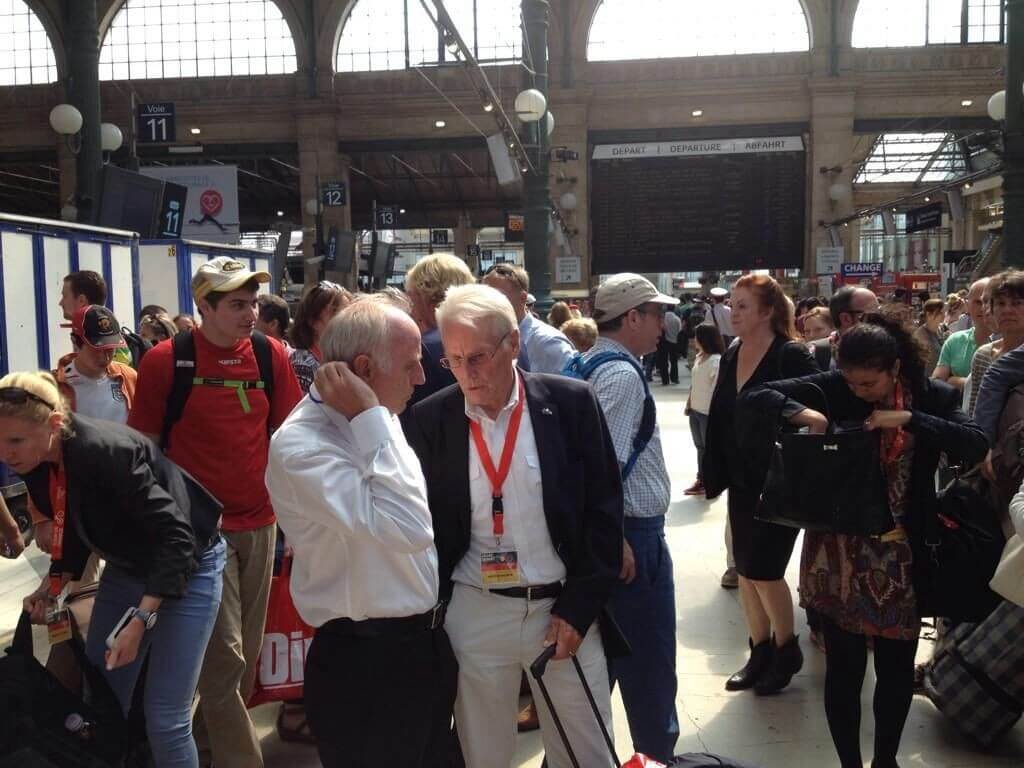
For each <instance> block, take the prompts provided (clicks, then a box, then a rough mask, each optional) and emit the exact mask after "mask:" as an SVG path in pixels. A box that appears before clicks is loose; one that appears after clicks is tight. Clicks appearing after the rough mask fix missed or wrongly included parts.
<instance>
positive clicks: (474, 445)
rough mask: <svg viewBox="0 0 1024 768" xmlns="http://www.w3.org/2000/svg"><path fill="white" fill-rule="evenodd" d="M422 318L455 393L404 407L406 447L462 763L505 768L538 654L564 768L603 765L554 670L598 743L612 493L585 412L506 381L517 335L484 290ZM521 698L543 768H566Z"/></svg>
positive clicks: (571, 383)
mask: <svg viewBox="0 0 1024 768" xmlns="http://www.w3.org/2000/svg"><path fill="white" fill-rule="evenodd" d="M437 320H438V327H439V328H440V329H441V340H442V343H443V345H444V353H445V357H444V358H443V359H442V362H443V364H444V365H445V366H446V367H448V368H449V369H450V370H451V371H452V373H454V374H455V378H456V380H457V382H458V383H457V385H456V386H452V387H449V388H447V389H444V390H442V391H440V392H438V393H436V394H435V395H433V396H432V397H430V398H427V399H426V400H424V401H423V402H421V403H417V404H416V406H415V407H414V408H413V410H412V419H411V420H410V424H411V427H410V428H409V440H410V443H411V444H412V446H413V448H414V449H415V450H416V453H417V454H418V455H419V457H420V462H421V463H422V465H423V472H424V474H425V476H426V478H427V497H428V500H429V503H430V509H431V512H432V514H433V520H434V531H435V535H436V539H437V547H438V556H439V559H440V571H441V593H442V596H445V597H450V602H449V605H448V615H447V619H446V622H445V628H446V629H447V631H448V634H449V636H450V637H451V640H452V647H453V648H454V649H455V656H456V658H457V659H458V661H459V685H458V697H457V699H456V703H455V720H456V724H457V725H458V732H459V739H460V741H461V743H462V751H463V755H464V756H465V759H466V765H467V766H470V767H471V768H509V765H510V763H511V760H512V757H513V753H514V751H515V722H516V709H517V696H516V694H517V693H518V691H519V683H520V677H521V674H522V672H523V670H525V669H527V668H528V667H529V666H530V664H531V663H532V662H533V661H534V660H535V659H536V658H537V657H538V656H539V655H540V654H541V653H542V651H543V650H544V649H545V648H548V647H552V646H553V647H554V659H553V661H552V662H551V664H550V665H549V666H548V668H547V672H546V674H545V676H544V679H545V682H546V683H547V685H548V688H549V691H550V695H551V698H552V701H553V704H554V706H555V708H556V709H557V711H558V713H559V716H560V717H561V720H562V723H563V725H564V727H565V731H566V734H567V736H568V739H569V742H570V743H571V744H572V745H573V748H574V750H575V752H576V756H577V758H578V760H579V764H580V765H584V766H598V765H605V764H606V763H607V761H608V752H607V746H606V744H605V743H604V740H603V737H602V735H601V731H600V728H599V727H598V724H597V723H596V722H595V720H594V716H593V713H592V712H591V709H590V705H589V703H588V702H587V698H586V694H585V693H584V691H583V690H582V687H581V686H580V682H579V679H578V678H577V677H576V672H575V670H574V669H573V663H572V662H571V661H567V660H568V659H569V657H570V656H575V657H576V659H577V660H578V661H579V663H580V665H581V667H582V669H583V671H584V674H585V676H586V678H587V680H588V682H589V685H590V687H591V689H592V690H593V694H594V698H595V701H596V702H597V707H598V710H599V712H600V713H601V716H602V718H603V720H604V722H605V724H606V725H607V726H608V727H609V730H611V727H610V726H611V703H610V693H609V686H608V667H607V662H606V656H605V654H606V652H607V653H608V654H609V655H614V654H617V653H621V652H622V651H623V650H624V645H623V643H622V637H621V635H620V634H619V633H618V629H617V628H616V627H615V625H614V623H613V622H612V621H611V620H610V619H609V618H608V615H607V613H606V611H605V606H606V604H607V602H608V598H609V595H610V594H611V590H612V587H613V586H614V584H615V582H616V579H617V577H618V575H619V571H620V569H621V567H622V483H621V481H620V480H619V472H618V463H617V461H616V458H615V451H614V448H613V447H612V444H611V438H610V436H609V434H608V428H607V427H606V426H605V423H604V418H603V416H602V415H601V409H600V407H599V405H598V403H597V400H596V398H595V397H594V393H593V391H592V390H591V389H590V387H589V386H588V385H586V384H585V383H583V382H581V381H577V380H574V379H571V378H567V377H562V376H557V375H550V374H539V373H528V372H524V371H521V370H518V369H517V368H516V358H517V356H518V354H519V328H518V325H519V323H518V321H517V317H516V314H515V312H514V311H513V309H512V305H511V304H510V303H509V301H508V299H507V298H505V296H504V295H502V294H501V293H499V292H498V291H496V290H495V289H493V288H490V287H488V286H485V285H467V286H462V287H458V288H452V289H450V290H449V291H448V293H447V295H446V296H445V300H444V302H443V303H442V304H441V305H440V307H438V310H437ZM530 684H531V686H535V683H534V681H533V680H531V681H530ZM533 693H534V699H535V700H536V701H537V702H538V705H539V715H540V724H541V731H542V738H543V742H544V749H545V751H546V753H547V760H548V765H549V766H551V768H568V766H569V765H570V760H569V757H568V755H567V754H566V750H565V747H564V746H563V744H562V742H561V739H560V738H559V737H558V734H557V732H556V730H555V728H554V724H553V721H552V719H551V715H550V712H549V711H548V709H547V707H546V705H545V703H544V702H543V701H541V699H540V697H539V696H538V691H537V690H534V691H533Z"/></svg>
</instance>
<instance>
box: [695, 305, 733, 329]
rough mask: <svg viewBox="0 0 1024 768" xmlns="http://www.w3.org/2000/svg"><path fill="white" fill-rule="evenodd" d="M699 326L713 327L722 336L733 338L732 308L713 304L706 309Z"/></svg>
mask: <svg viewBox="0 0 1024 768" xmlns="http://www.w3.org/2000/svg"><path fill="white" fill-rule="evenodd" d="M701 325H713V326H715V327H716V328H718V332H719V333H721V334H722V335H723V336H735V335H736V334H735V333H734V332H733V330H732V308H731V307H728V306H726V305H725V304H719V303H718V302H715V303H713V304H711V305H710V306H709V307H708V311H707V314H706V315H705V316H704V322H703V323H701Z"/></svg>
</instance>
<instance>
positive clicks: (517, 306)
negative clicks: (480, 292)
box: [481, 264, 576, 373]
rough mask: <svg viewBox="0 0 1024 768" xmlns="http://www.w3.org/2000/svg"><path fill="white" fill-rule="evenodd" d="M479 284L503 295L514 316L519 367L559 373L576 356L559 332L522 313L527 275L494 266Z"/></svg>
mask: <svg viewBox="0 0 1024 768" xmlns="http://www.w3.org/2000/svg"><path fill="white" fill-rule="evenodd" d="M481 282H482V283H483V284H484V285H489V286H490V287H491V288H494V289H496V290H498V291H501V293H503V294H505V298H506V299H508V300H509V303H510V304H511V305H512V310H513V311H514V312H515V313H516V320H517V322H518V323H519V326H518V327H519V357H518V358H517V363H518V365H519V367H520V368H522V369H523V370H524V371H532V372H533V373H561V372H562V371H563V370H564V369H565V366H566V363H568V362H569V361H570V360H572V358H573V356H574V355H575V354H576V348H575V347H574V346H573V345H572V342H571V341H569V337H568V336H566V335H565V334H564V333H562V332H561V331H560V330H558V329H557V328H553V327H552V326H550V325H548V324H547V323H545V322H544V321H543V320H538V319H537V318H536V317H534V316H533V315H532V314H531V313H530V312H527V311H526V302H527V300H528V299H529V297H530V295H531V294H530V293H529V290H530V276H529V274H528V273H527V271H526V270H525V269H523V268H522V267H517V266H515V265H513V264H495V265H494V266H493V267H492V268H491V270H490V271H489V272H488V273H487V274H486V275H484V277H483V280H481Z"/></svg>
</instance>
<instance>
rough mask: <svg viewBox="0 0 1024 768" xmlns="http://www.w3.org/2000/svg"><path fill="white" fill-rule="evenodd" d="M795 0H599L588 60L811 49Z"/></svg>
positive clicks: (805, 26)
mask: <svg viewBox="0 0 1024 768" xmlns="http://www.w3.org/2000/svg"><path fill="white" fill-rule="evenodd" d="M810 47H811V43H810V34H809V32H808V28H807V17H806V16H805V15H804V9H803V6H802V5H801V4H800V0H773V2H765V0H603V2H602V3H601V5H600V6H599V7H598V9H597V13H596V14H595V15H594V22H593V24H592V25H591V27H590V39H589V41H588V43H587V59H588V60H589V61H622V60H626V59H669V58H676V57H682V56H722V55H729V54H736V53H781V52H783V51H807V50H810Z"/></svg>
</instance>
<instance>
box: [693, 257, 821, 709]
mask: <svg viewBox="0 0 1024 768" xmlns="http://www.w3.org/2000/svg"><path fill="white" fill-rule="evenodd" d="M732 325H733V329H734V330H735V331H736V337H737V342H735V343H733V345H732V346H731V347H729V349H728V350H727V351H726V353H725V355H724V356H723V357H722V362H721V365H720V368H719V373H718V384H717V385H716V387H715V393H714V395H713V396H712V399H711V411H710V413H709V414H708V427H707V439H706V445H705V455H704V464H703V466H702V467H701V472H702V474H703V476H704V486H705V489H706V493H707V497H708V498H709V499H713V498H715V497H716V496H719V495H720V494H721V493H722V491H724V490H726V489H728V491H729V501H728V505H729V524H730V526H731V528H732V546H733V556H734V558H735V560H736V570H737V572H738V573H739V581H740V603H741V604H742V606H743V612H744V614H745V615H746V619H747V628H748V629H749V631H750V648H751V654H750V659H749V661H748V662H747V664H746V665H745V666H744V667H743V669H741V670H740V671H739V672H737V673H736V674H734V675H733V676H732V677H730V678H729V679H728V681H727V682H726V684H725V688H726V690H728V691H740V690H745V689H747V688H754V689H755V690H756V692H757V693H759V694H771V693H777V692H778V691H780V690H782V689H783V688H785V687H786V686H787V685H789V681H790V679H791V678H792V677H793V675H795V674H796V673H797V672H798V671H799V670H800V668H801V667H802V666H803V655H802V654H801V652H800V644H799V638H798V637H797V636H796V635H795V634H794V633H793V598H792V596H791V594H790V591H789V586H788V585H787V584H786V581H785V578H784V576H785V573H786V565H787V564H788V563H789V558H790V556H791V555H792V554H793V545H794V543H795V542H796V535H797V531H796V529H793V528H786V527H783V526H780V525H773V524H771V523H762V522H759V521H758V520H755V519H754V510H755V509H756V507H757V502H758V498H759V496H760V493H761V489H762V487H763V486H764V480H765V475H766V474H767V471H768V458H769V454H768V453H767V452H766V451H756V452H753V453H752V452H750V451H742V450H741V447H740V445H741V440H740V437H739V433H738V431H737V427H738V426H741V425H737V424H736V421H735V412H736V401H737V398H738V397H739V395H741V394H742V393H743V392H745V391H747V390H750V389H754V388H756V387H759V386H760V385H762V384H764V383H765V382H768V381H776V380H778V379H789V378H795V377H798V376H806V375H808V374H811V373H817V371H818V368H817V366H816V365H815V364H814V359H813V358H812V357H811V355H810V353H809V352H808V351H807V347H806V346H805V345H804V344H801V343H800V342H799V341H797V338H798V337H797V334H796V327H795V325H794V321H793V304H792V302H790V300H789V299H788V298H787V297H786V295H785V294H784V293H783V291H782V288H781V287H780V286H779V284H778V283H777V282H775V281H774V280H773V279H772V278H770V277H767V276H765V275H746V276H744V277H742V278H740V279H739V280H738V281H737V282H736V285H735V286H734V287H733V290H732ZM773 635H774V642H773Z"/></svg>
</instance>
